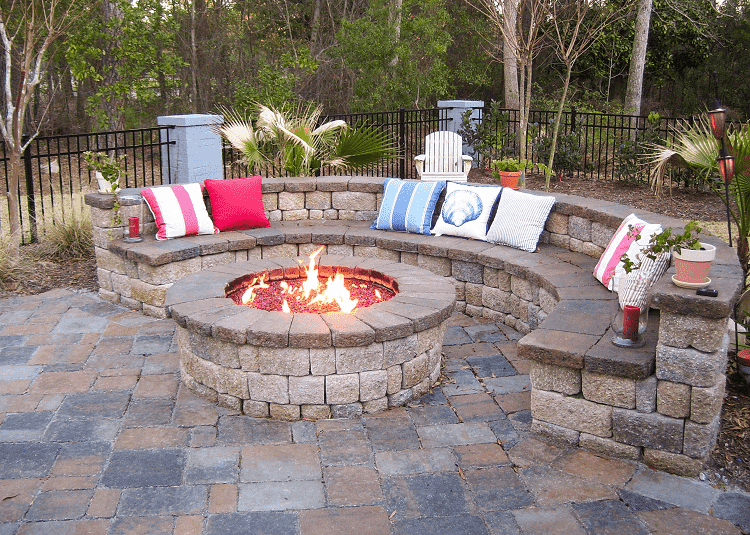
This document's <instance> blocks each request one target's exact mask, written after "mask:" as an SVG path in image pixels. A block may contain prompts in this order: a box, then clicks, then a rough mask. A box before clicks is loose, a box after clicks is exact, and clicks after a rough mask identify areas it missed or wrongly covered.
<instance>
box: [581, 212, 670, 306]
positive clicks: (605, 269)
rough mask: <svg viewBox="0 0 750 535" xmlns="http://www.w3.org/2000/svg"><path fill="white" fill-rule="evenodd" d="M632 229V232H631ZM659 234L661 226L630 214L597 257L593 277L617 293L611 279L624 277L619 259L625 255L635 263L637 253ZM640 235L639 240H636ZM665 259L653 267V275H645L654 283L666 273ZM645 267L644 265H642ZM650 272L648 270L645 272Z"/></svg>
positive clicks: (667, 260) (667, 264)
mask: <svg viewBox="0 0 750 535" xmlns="http://www.w3.org/2000/svg"><path fill="white" fill-rule="evenodd" d="M631 227H632V230H631ZM659 232H661V225H656V224H649V223H646V222H645V221H643V220H642V219H640V218H638V217H636V215H635V214H630V215H629V216H628V217H626V218H625V219H624V220H623V221H622V223H620V226H619V228H618V229H617V231H616V232H615V235H614V236H612V239H611V240H610V241H609V245H607V248H606V249H605V250H604V252H603V253H602V256H601V257H599V262H598V263H597V264H596V268H594V277H595V278H596V279H597V280H598V281H599V282H601V283H602V284H603V285H604V286H606V287H607V288H608V289H610V290H614V291H617V288H615V287H614V281H613V277H615V276H620V275H625V268H624V264H623V262H622V260H620V258H621V257H622V255H624V254H625V253H627V255H628V257H629V258H630V259H631V260H633V261H636V258H637V257H638V255H639V253H640V252H641V251H642V250H644V249H645V248H646V247H648V242H649V240H650V239H651V236H653V235H654V234H658V233H659ZM639 233H640V236H641V238H640V239H636V236H637V235H638V234H639ZM664 262H665V259H663V258H662V259H660V260H659V262H657V263H656V265H655V266H654V267H653V270H654V273H645V274H644V275H645V276H647V277H648V278H651V279H652V280H653V281H654V282H655V281H656V280H658V278H659V277H661V275H662V274H663V273H664V271H666V268H664ZM644 267H645V265H644ZM666 267H669V255H667V258H666ZM646 271H650V270H646Z"/></svg>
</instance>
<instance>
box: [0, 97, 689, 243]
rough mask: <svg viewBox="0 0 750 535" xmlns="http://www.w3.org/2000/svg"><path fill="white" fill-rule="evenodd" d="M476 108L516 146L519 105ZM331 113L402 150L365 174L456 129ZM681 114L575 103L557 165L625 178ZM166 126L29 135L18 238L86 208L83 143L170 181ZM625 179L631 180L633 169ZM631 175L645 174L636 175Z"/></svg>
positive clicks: (413, 118)
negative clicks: (637, 153) (644, 141)
mask: <svg viewBox="0 0 750 535" xmlns="http://www.w3.org/2000/svg"><path fill="white" fill-rule="evenodd" d="M477 111H478V112H479V121H487V120H492V121H493V122H494V123H493V124H492V128H490V129H488V130H489V132H487V131H485V134H486V135H488V136H489V137H490V138H491V139H490V144H493V143H494V144H495V145H496V148H498V149H499V150H500V151H501V152H502V151H506V152H516V153H517V152H518V146H519V142H518V140H517V139H516V138H515V136H516V132H518V130H519V124H520V121H519V112H518V110H509V109H500V110H497V109H495V110H492V109H491V108H490V107H485V108H483V109H480V110H477ZM554 118H555V112H553V111H537V110H532V112H531V116H530V118H529V130H528V134H527V138H526V144H527V148H528V151H529V152H528V154H529V155H530V156H529V159H531V160H532V161H534V162H542V163H546V162H545V159H546V154H545V150H547V151H548V147H549V140H550V139H551V136H552V127H553V125H554ZM334 119H343V120H345V121H346V122H347V123H349V124H352V125H366V126H374V127H379V128H382V129H384V130H385V132H386V133H387V134H388V135H390V136H391V137H392V139H394V140H395V141H396V142H397V145H398V149H399V157H398V158H397V159H395V160H390V161H387V162H383V163H381V164H375V165H371V166H369V167H368V168H366V169H363V170H360V171H357V174H361V175H367V176H394V177H400V178H416V169H415V167H414V163H413V162H414V156H416V155H418V154H423V153H424V141H425V137H426V136H427V134H429V133H430V132H433V131H436V130H453V131H456V130H460V129H461V125H454V124H451V121H453V119H452V118H450V117H449V115H448V111H447V110H446V109H440V108H431V109H422V110H405V109H401V110H398V111H391V112H377V113H359V114H340V115H330V116H327V117H324V118H323V120H324V121H330V120H334ZM678 121H679V120H678V119H670V118H659V119H658V121H654V120H653V118H652V121H649V120H648V119H647V118H646V117H638V116H629V115H615V114H604V113H590V112H580V111H576V110H575V109H572V110H570V111H565V112H564V113H563V117H562V124H561V128H560V133H561V135H562V136H563V137H564V139H563V140H562V145H561V146H559V147H558V151H557V157H556V159H555V161H556V162H557V163H556V164H555V169H556V170H561V171H564V172H565V173H567V174H568V175H572V176H581V174H586V175H589V176H590V175H594V176H596V177H597V178H599V179H604V180H613V179H623V169H624V168H625V167H624V166H626V165H627V162H624V158H623V154H624V148H627V147H629V149H628V150H629V151H630V153H631V154H630V156H631V157H632V152H633V141H634V140H637V139H641V137H642V134H643V133H644V132H647V131H649V132H650V133H651V135H652V136H655V139H657V140H662V141H663V140H665V139H671V138H672V137H673V135H674V127H675V126H676V125H677V122H678ZM170 128H172V127H154V128H144V129H137V130H124V131H117V132H100V133H93V134H80V135H64V136H45V137H38V138H36V139H34V140H33V141H32V143H31V145H30V146H29V147H28V149H27V150H26V151H25V152H24V154H23V160H22V161H23V165H24V179H23V180H21V183H20V184H19V188H18V193H19V198H20V199H21V225H22V231H23V236H22V240H23V242H24V243H28V242H31V241H35V240H36V239H38V237H39V236H40V235H42V234H43V233H44V229H45V227H47V226H48V225H51V224H55V222H56V221H65V220H67V219H68V218H70V217H75V216H76V215H78V214H80V213H81V212H82V211H83V193H85V192H86V191H94V190H95V189H96V183H95V182H96V181H95V179H94V173H93V171H89V170H88V169H87V168H86V164H85V161H84V160H83V157H82V153H83V152H85V151H87V150H92V151H108V152H110V153H113V154H115V155H118V156H119V155H122V154H124V155H125V156H126V158H125V166H126V171H127V172H126V176H125V179H124V185H125V186H126V187H137V186H148V185H154V184H162V183H169V182H170V180H169V176H165V175H164V174H163V173H168V172H169V163H168V162H166V161H165V162H162V157H164V158H165V159H166V158H168V152H169V151H167V150H165V145H167V144H170V143H174V142H173V141H170V139H169V129H170ZM223 147H224V148H223V158H224V177H225V178H236V177H240V176H247V175H248V174H250V173H249V170H248V169H247V168H246V167H244V166H243V165H242V164H241V162H240V158H239V156H238V154H237V151H236V150H234V149H233V148H232V147H231V146H228V145H227V144H226V143H225V144H224V146H223ZM571 153H572V156H571ZM8 156H9V155H8V154H7V153H6V147H5V144H4V143H2V142H0V163H2V165H1V166H0V170H1V171H4V174H5V188H6V189H5V191H8V188H9V164H10V160H9V157H8ZM631 159H632V158H631ZM571 162H572V163H571ZM162 163H166V165H162ZM630 163H631V164H632V162H630ZM631 171H632V169H631ZM255 172H258V173H260V174H261V175H263V176H285V172H284V170H283V169H279V168H278V167H274V166H270V165H269V166H268V167H267V168H264V169H260V170H257V169H256V170H255ZM322 173H323V174H336V171H335V170H333V169H325V168H324V169H323V170H322ZM626 178H627V179H630V180H632V179H634V178H633V176H630V177H626ZM635 179H636V180H643V175H636V176H635ZM0 180H1V179H0ZM0 184H1V183H0ZM121 184H122V183H121ZM0 225H1V228H0V230H2V232H7V229H8V207H7V203H5V202H0Z"/></svg>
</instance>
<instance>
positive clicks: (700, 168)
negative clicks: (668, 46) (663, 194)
mask: <svg viewBox="0 0 750 535" xmlns="http://www.w3.org/2000/svg"><path fill="white" fill-rule="evenodd" d="M725 143H726V149H727V150H728V152H729V154H731V155H732V156H734V164H735V167H734V180H733V181H732V183H731V184H730V185H729V195H728V196H727V195H726V193H725V191H724V183H723V182H722V181H721V180H720V178H719V165H718V163H717V161H716V155H717V154H718V153H719V142H718V141H717V140H716V139H715V138H714V136H713V133H712V131H711V126H710V124H709V123H708V119H706V118H705V117H701V118H700V119H699V120H698V121H696V122H695V123H694V124H693V125H692V126H691V125H689V124H687V123H682V124H680V125H679V126H678V127H677V131H676V132H675V138H674V140H673V141H667V143H666V145H654V147H653V150H652V151H651V153H650V154H649V155H648V156H647V157H646V160H647V162H648V163H649V164H651V165H653V168H652V169H651V172H650V175H649V181H650V183H651V185H652V187H654V189H655V190H656V191H657V193H658V192H660V191H661V189H662V188H663V184H664V176H665V173H666V170H667V167H668V166H669V165H675V166H679V167H688V168H690V169H693V170H694V171H696V172H697V173H698V174H699V175H700V176H701V177H702V178H703V181H704V182H705V183H706V184H707V185H708V186H709V187H710V188H711V189H712V190H713V192H714V193H715V194H716V195H718V196H719V197H720V198H721V200H722V201H723V202H724V204H725V205H726V206H727V207H728V209H729V213H730V214H731V217H732V219H733V220H734V222H735V224H736V225H737V229H738V234H739V236H738V239H737V256H738V257H739V259H740V263H741V264H742V269H743V271H744V272H745V276H747V274H748V263H749V262H750V251H749V250H748V237H749V236H750V122H748V123H746V124H742V125H740V126H739V128H737V129H734V130H733V131H730V132H728V134H727V136H726V138H725Z"/></svg>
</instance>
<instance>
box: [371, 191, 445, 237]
mask: <svg viewBox="0 0 750 535" xmlns="http://www.w3.org/2000/svg"><path fill="white" fill-rule="evenodd" d="M443 189H445V181H444V180H435V181H427V180H425V181H421V180H416V181H412V180H399V179H398V178H386V179H385V180H384V181H383V200H382V201H381V203H380V211H379V212H378V218H377V219H376V220H375V222H374V223H373V224H372V225H371V226H370V228H374V229H379V230H399V231H401V232H413V233H415V234H429V233H430V227H431V226H432V213H433V212H434V211H435V205H436V204H437V201H438V198H439V197H440V194H441V193H442V192H443Z"/></svg>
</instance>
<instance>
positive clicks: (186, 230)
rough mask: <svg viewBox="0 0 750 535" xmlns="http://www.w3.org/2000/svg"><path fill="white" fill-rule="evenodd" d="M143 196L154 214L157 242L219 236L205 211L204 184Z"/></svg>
mask: <svg viewBox="0 0 750 535" xmlns="http://www.w3.org/2000/svg"><path fill="white" fill-rule="evenodd" d="M141 195H142V196H143V198H144V199H145V200H146V204H148V207H149V209H150V210H151V213H153V214H154V220H155V221H156V226H157V227H158V230H157V231H156V239H157V240H167V239H169V238H179V237H181V236H195V235H196V234H216V233H218V232H219V230H218V229H217V228H216V227H214V222H213V221H211V218H210V217H209V216H208V212H207V211H206V204H205V203H204V202H203V185H202V184H199V183H192V184H180V185H174V186H168V187H161V188H144V189H142V190H141Z"/></svg>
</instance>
